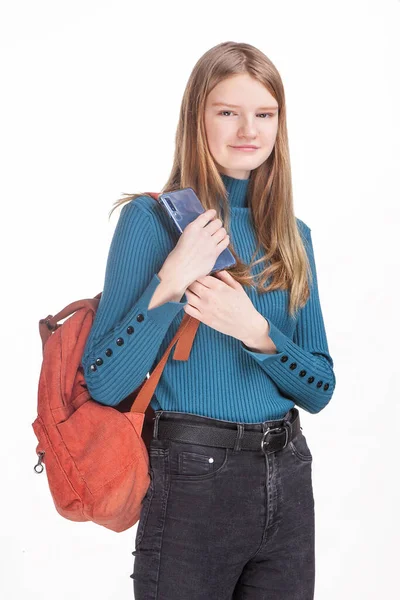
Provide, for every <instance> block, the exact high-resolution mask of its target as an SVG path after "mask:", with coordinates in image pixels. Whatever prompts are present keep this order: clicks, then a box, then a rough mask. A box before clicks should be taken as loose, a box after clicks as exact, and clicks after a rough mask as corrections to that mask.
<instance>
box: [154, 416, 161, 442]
mask: <svg viewBox="0 0 400 600" xmlns="http://www.w3.org/2000/svg"><path fill="white" fill-rule="evenodd" d="M162 413H163V411H162V410H156V411H155V415H156V416H155V418H154V427H153V438H155V439H156V440H158V421H159V420H160V417H161V415H162Z"/></svg>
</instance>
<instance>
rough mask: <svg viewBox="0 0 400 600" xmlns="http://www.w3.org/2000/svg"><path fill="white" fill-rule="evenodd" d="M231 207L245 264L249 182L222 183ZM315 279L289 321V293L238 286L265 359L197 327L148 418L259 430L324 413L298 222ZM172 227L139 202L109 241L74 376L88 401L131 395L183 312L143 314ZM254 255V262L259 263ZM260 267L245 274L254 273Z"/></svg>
mask: <svg viewBox="0 0 400 600" xmlns="http://www.w3.org/2000/svg"><path fill="white" fill-rule="evenodd" d="M222 179H223V182H224V185H225V188H226V190H227V192H228V201H229V204H230V207H231V226H230V240H231V243H233V245H234V248H235V251H236V252H237V253H238V255H239V256H240V258H241V259H242V260H243V261H246V262H247V263H248V264H249V263H250V260H251V256H252V254H253V252H254V250H255V248H256V238H255V232H254V227H253V225H252V221H251V218H250V216H251V215H250V209H249V206H248V198H247V188H248V182H249V179H236V178H233V177H229V176H227V175H225V174H222ZM296 222H297V227H298V229H299V232H300V234H301V236H302V239H303V240H304V244H305V248H306V252H307V255H308V258H309V261H310V265H311V270H312V274H313V282H312V286H311V293H310V297H309V299H308V300H307V303H306V304H305V306H304V307H303V308H301V309H300V311H299V312H298V314H297V317H296V318H295V319H293V318H291V317H290V315H289V313H288V301H289V297H288V294H289V291H288V290H276V291H273V292H266V293H262V294H260V293H258V292H257V291H256V290H255V288H254V287H247V286H244V290H245V291H246V293H247V294H248V296H249V297H250V299H251V301H252V303H253V305H254V306H255V308H256V309H257V311H258V312H260V313H261V314H262V315H263V317H264V318H265V319H266V320H267V321H268V323H269V326H270V331H269V336H270V338H271V339H272V341H273V342H274V344H275V346H276V350H277V351H276V352H275V353H273V354H264V353H262V352H253V351H251V350H250V349H249V348H248V347H247V346H245V345H244V344H243V343H242V342H241V341H240V340H238V339H236V338H234V337H232V336H230V335H225V334H223V333H221V332H219V331H217V330H215V329H213V328H211V327H209V326H207V325H205V324H204V323H201V322H200V325H199V327H198V330H197V334H196V337H195V339H194V343H193V347H192V350H191V353H190V357H189V359H188V360H187V361H179V360H174V359H173V352H174V349H175V347H174V348H173V349H172V351H171V353H170V355H169V357H168V361H167V363H166V365H165V368H164V371H163V373H162V376H161V379H160V381H159V383H158V385H157V388H156V390H155V394H154V395H153V398H152V400H151V406H152V408H153V409H154V410H159V409H162V410H171V411H178V412H186V413H192V414H196V415H203V416H207V417H211V418H216V419H223V420H225V421H239V422H244V423H256V422H257V423H258V422H261V421H265V420H269V419H280V418H282V417H283V416H284V415H285V414H286V412H287V411H288V410H289V409H290V408H292V407H293V406H294V405H297V406H299V407H301V408H303V409H304V410H306V411H307V412H309V413H317V412H319V411H320V410H322V409H323V408H324V407H325V406H326V405H327V403H328V402H329V400H330V399H331V397H332V394H333V391H334V388H335V384H336V380H335V374H334V370H333V360H332V357H331V356H330V354H329V349H328V343H327V336H326V332H325V326H324V321H323V316H322V310H321V305H320V300H319V293H318V282H317V272H316V265H315V258H314V251H313V245H312V240H311V230H310V228H309V227H308V226H307V225H306V224H305V223H304V222H303V221H301V220H300V219H298V218H297V217H296ZM176 240H177V237H176V233H175V231H174V230H173V225H172V222H171V220H170V218H169V217H168V216H167V215H165V213H164V212H163V209H162V207H161V206H159V205H158V203H157V201H156V200H154V199H153V198H151V197H149V196H145V195H143V196H140V197H138V198H137V199H135V200H133V201H130V202H128V203H127V204H125V205H124V206H123V208H122V210H121V213H120V216H119V220H118V222H117V225H116V228H115V231H114V234H113V238H112V241H111V245H110V249H109V254H108V259H107V265H106V270H105V281H104V286H103V292H102V296H101V299H100V302H99V306H98V309H97V312H96V315H95V319H94V322H93V325H92V328H91V330H90V332H89V336H88V339H87V341H86V346H85V350H84V354H83V357H82V367H83V369H84V376H85V380H86V384H87V386H88V390H89V392H90V394H91V396H92V398H93V399H94V400H96V401H97V402H100V403H102V404H106V405H111V406H113V405H116V404H118V403H119V402H120V401H121V400H122V399H123V398H125V397H126V396H127V395H128V394H130V393H131V392H132V391H134V390H135V389H137V388H138V387H139V385H140V384H141V383H142V382H143V380H144V379H145V378H146V376H147V375H148V373H151V372H152V370H153V369H154V368H155V366H156V365H157V363H158V362H159V361H160V359H161V357H162V355H163V354H164V351H165V349H166V348H167V346H168V344H169V343H170V341H171V340H172V338H173V336H174V335H175V333H176V331H177V329H178V327H179V324H180V323H181V320H182V318H183V316H184V314H185V311H184V310H183V306H184V305H185V304H187V303H188V299H187V297H186V294H184V295H183V296H182V298H181V301H180V302H172V301H171V302H165V303H164V304H162V305H160V306H157V307H155V308H153V309H151V310H148V305H149V303H150V300H151V298H152V296H153V293H154V291H155V289H156V288H157V286H158V285H159V283H160V281H161V280H160V278H159V277H158V275H157V273H158V272H159V271H160V269H161V267H162V265H163V263H164V261H165V259H166V258H167V256H168V254H169V253H170V252H171V250H172V249H173V248H174V245H175V244H176ZM261 252H262V250H261V249H260V250H259V253H258V255H257V258H259V257H260V256H262V254H261ZM263 266H264V268H265V263H263V264H261V263H260V264H258V265H256V267H253V270H252V273H253V274H256V273H258V272H259V271H260V270H261V269H262V267H263Z"/></svg>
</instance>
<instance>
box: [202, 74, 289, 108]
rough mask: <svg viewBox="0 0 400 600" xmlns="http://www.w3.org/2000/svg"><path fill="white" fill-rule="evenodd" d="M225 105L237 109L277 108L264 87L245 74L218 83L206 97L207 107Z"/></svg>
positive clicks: (275, 102) (272, 97)
mask: <svg viewBox="0 0 400 600" xmlns="http://www.w3.org/2000/svg"><path fill="white" fill-rule="evenodd" d="M225 103H228V104H230V105H231V106H232V107H237V108H240V107H243V108H249V109H253V108H257V109H258V108H260V107H265V108H268V109H273V108H278V102H277V101H276V99H275V98H274V96H273V95H272V94H271V93H270V91H269V90H268V89H267V88H266V87H265V85H264V84H262V83H261V82H259V81H257V80H256V79H254V78H253V77H251V76H250V75H248V74H247V73H246V74H240V75H234V76H232V77H228V78H226V79H224V80H223V81H220V82H219V83H218V84H217V85H216V86H215V87H214V88H213V89H212V90H211V92H210V93H209V94H208V96H207V101H206V104H207V106H208V107H212V106H213V105H216V104H220V105H222V104H224V105H226V104H225Z"/></svg>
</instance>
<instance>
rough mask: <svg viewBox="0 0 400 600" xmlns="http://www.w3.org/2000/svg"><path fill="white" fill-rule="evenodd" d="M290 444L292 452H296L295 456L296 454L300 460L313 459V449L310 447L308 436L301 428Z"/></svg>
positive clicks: (307, 460)
mask: <svg viewBox="0 0 400 600" xmlns="http://www.w3.org/2000/svg"><path fill="white" fill-rule="evenodd" d="M289 446H290V449H291V451H292V454H294V456H296V457H297V458H298V459H299V460H302V461H304V462H309V461H311V460H312V458H313V457H312V454H311V450H310V448H309V447H308V444H307V440H306V436H305V435H304V434H303V432H302V431H301V430H300V431H299V433H298V434H297V435H296V437H295V438H293V439H292V440H291V441H290V442H289Z"/></svg>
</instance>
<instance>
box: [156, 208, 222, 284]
mask: <svg viewBox="0 0 400 600" xmlns="http://www.w3.org/2000/svg"><path fill="white" fill-rule="evenodd" d="M216 214H217V211H216V210H215V209H214V208H210V209H209V210H206V211H205V212H204V213H202V214H201V215H199V216H198V217H197V218H196V219H195V220H194V221H192V222H191V223H189V225H187V226H186V227H185V229H184V230H183V232H182V234H181V235H180V237H179V240H178V242H177V244H176V246H175V247H174V249H173V250H172V251H171V252H170V253H169V254H168V256H167V258H166V260H165V262H164V264H163V266H162V271H163V272H165V273H166V274H167V273H170V275H171V277H172V279H174V280H175V281H177V282H178V281H179V284H180V287H182V288H183V289H186V288H187V287H189V285H191V284H192V283H193V282H194V281H196V279H199V278H200V277H205V276H206V275H208V274H209V273H210V271H211V269H212V268H213V266H214V265H215V263H216V260H217V258H218V256H219V255H220V254H221V252H222V251H223V250H225V248H227V246H228V245H229V236H228V235H227V233H226V230H225V228H224V227H223V226H222V221H221V220H220V219H215V215H216ZM167 277H168V275H167Z"/></svg>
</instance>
